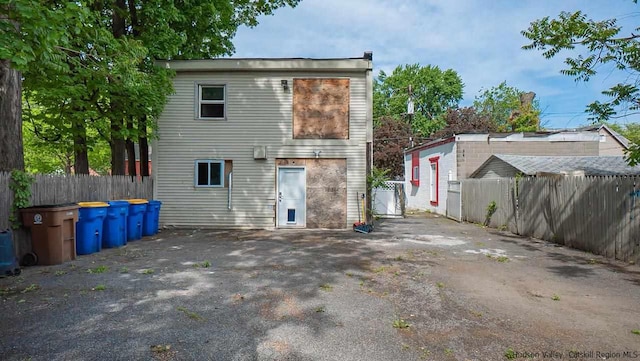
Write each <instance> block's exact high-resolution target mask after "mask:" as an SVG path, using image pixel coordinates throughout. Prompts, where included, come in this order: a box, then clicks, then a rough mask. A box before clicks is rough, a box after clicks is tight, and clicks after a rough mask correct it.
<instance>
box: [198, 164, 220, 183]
mask: <svg viewBox="0 0 640 361" xmlns="http://www.w3.org/2000/svg"><path fill="white" fill-rule="evenodd" d="M223 179H224V161H222V160H196V175H195V183H196V184H195V185H196V187H223V186H224V181H223Z"/></svg>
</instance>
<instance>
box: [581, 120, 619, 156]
mask: <svg viewBox="0 0 640 361" xmlns="http://www.w3.org/2000/svg"><path fill="white" fill-rule="evenodd" d="M576 130H577V131H588V132H597V133H598V134H599V135H600V147H599V148H600V151H599V153H598V154H599V155H624V151H625V150H627V149H629V140H628V139H627V138H625V137H624V136H623V135H622V134H620V133H618V132H616V131H615V130H613V129H611V128H610V127H609V126H607V125H606V124H597V125H591V126H588V127H582V128H578V129H576Z"/></svg>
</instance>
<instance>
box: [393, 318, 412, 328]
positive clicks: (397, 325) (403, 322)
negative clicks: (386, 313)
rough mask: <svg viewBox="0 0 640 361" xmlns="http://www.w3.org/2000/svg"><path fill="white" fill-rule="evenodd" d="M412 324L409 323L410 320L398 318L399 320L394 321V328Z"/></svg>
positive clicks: (406, 326) (407, 326)
mask: <svg viewBox="0 0 640 361" xmlns="http://www.w3.org/2000/svg"><path fill="white" fill-rule="evenodd" d="M410 326H411V325H410V324H409V322H407V321H405V320H403V319H401V318H398V319H397V320H394V321H393V328H409V327H410Z"/></svg>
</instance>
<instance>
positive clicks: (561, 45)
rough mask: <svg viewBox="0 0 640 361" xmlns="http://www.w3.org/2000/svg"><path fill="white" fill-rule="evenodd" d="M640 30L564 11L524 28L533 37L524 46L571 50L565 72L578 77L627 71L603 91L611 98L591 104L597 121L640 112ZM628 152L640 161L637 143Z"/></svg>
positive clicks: (550, 52)
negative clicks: (553, 17) (616, 82)
mask: <svg viewBox="0 0 640 361" xmlns="http://www.w3.org/2000/svg"><path fill="white" fill-rule="evenodd" d="M633 2H634V3H637V0H634V1H633ZM634 31H638V29H630V31H628V32H626V33H623V28H622V26H620V25H619V24H618V20H617V19H605V20H593V19H590V18H588V17H587V15H586V14H584V13H583V12H582V11H576V12H562V13H560V14H559V15H558V17H557V18H555V19H551V18H550V17H548V16H547V17H544V18H542V19H539V20H536V21H534V22H532V23H531V24H530V26H529V28H528V29H527V30H524V31H522V35H524V36H525V37H526V38H527V39H529V40H530V41H531V43H529V44H527V45H525V46H523V49H527V50H529V49H536V50H541V51H542V55H543V56H544V57H545V58H547V59H549V58H553V57H555V56H556V55H558V54H560V53H561V52H562V51H570V52H571V54H572V56H569V57H567V58H566V59H565V64H566V65H567V68H566V69H564V70H562V71H561V72H562V73H563V74H565V75H568V76H571V77H574V78H575V79H576V81H588V80H589V79H590V78H591V77H592V76H594V75H596V74H597V73H598V71H606V72H607V74H611V73H615V72H620V73H622V74H624V79H625V81H624V82H623V83H618V84H615V85H613V86H611V87H610V88H609V89H605V90H603V91H602V94H604V95H605V96H606V97H607V98H608V100H607V101H604V102H600V101H594V102H593V103H591V104H589V105H588V106H587V109H586V111H587V112H588V113H590V114H591V117H590V119H591V120H593V121H595V122H604V121H608V120H611V119H615V118H620V117H624V116H626V115H628V114H630V113H636V112H637V111H638V110H640V88H639V84H640V41H639V39H640V35H638V34H636V33H634ZM627 156H628V160H629V162H630V163H631V164H637V163H638V162H640V148H639V147H638V145H637V143H636V144H635V145H634V146H633V147H632V149H631V151H630V152H629V153H628V154H627Z"/></svg>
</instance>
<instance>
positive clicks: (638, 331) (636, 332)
mask: <svg viewBox="0 0 640 361" xmlns="http://www.w3.org/2000/svg"><path fill="white" fill-rule="evenodd" d="M631 333H632V334H634V335H640V330H631Z"/></svg>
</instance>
